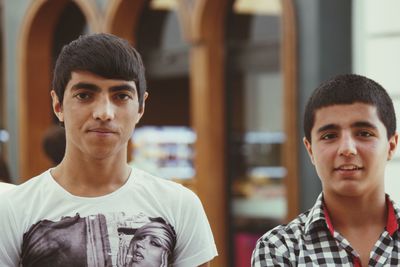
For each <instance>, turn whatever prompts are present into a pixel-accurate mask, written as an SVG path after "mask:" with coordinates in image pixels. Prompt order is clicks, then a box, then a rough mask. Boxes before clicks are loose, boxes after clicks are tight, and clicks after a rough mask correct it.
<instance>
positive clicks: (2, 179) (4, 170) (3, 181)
mask: <svg viewBox="0 0 400 267" xmlns="http://www.w3.org/2000/svg"><path fill="white" fill-rule="evenodd" d="M11 182H12V181H11V176H10V171H9V170H8V165H7V162H6V161H5V159H4V158H3V157H2V156H1V155H0V193H2V192H5V191H7V190H9V189H11V188H13V187H14V186H15V185H13V184H12V183H11Z"/></svg>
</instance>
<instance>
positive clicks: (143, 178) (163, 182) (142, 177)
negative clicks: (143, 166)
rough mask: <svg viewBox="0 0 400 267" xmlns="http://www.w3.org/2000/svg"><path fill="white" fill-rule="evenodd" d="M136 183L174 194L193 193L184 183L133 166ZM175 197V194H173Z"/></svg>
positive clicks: (156, 190) (151, 189) (155, 190)
mask: <svg viewBox="0 0 400 267" xmlns="http://www.w3.org/2000/svg"><path fill="white" fill-rule="evenodd" d="M131 178H132V180H133V182H134V184H135V185H136V186H139V187H145V188H146V189H147V191H152V192H154V193H155V192H157V193H164V194H173V195H175V196H176V195H177V194H178V195H181V194H183V195H191V194H193V192H192V191H190V190H189V189H188V188H186V187H184V186H183V185H181V184H179V183H176V182H174V181H171V180H168V179H163V178H160V177H157V176H154V175H152V174H150V173H148V172H145V171H143V170H140V169H137V168H132V176H131ZM171 197H173V196H171Z"/></svg>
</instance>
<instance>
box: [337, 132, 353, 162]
mask: <svg viewBox="0 0 400 267" xmlns="http://www.w3.org/2000/svg"><path fill="white" fill-rule="evenodd" d="M339 154H340V155H341V156H345V157H350V156H355V155H357V146H356V142H355V140H354V138H353V136H352V135H351V134H343V135H342V137H341V139H340V144H339Z"/></svg>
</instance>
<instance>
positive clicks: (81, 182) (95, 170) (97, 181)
mask: <svg viewBox="0 0 400 267" xmlns="http://www.w3.org/2000/svg"><path fill="white" fill-rule="evenodd" d="M129 173H130V167H129V166H128V164H127V163H126V154H123V153H120V155H116V156H113V157H111V158H105V159H95V158H89V157H76V156H74V157H73V158H72V157H70V156H68V154H66V156H65V158H64V159H63V161H62V162H61V163H60V164H59V165H58V166H57V167H55V168H54V169H53V170H52V176H53V177H54V179H55V180H56V181H57V182H58V183H59V184H60V185H61V186H62V187H63V188H64V189H65V190H67V191H69V192H70V193H71V194H73V195H77V196H86V197H93V196H101V195H105V194H108V193H111V192H113V191H115V190H117V189H118V188H119V187H121V186H122V185H123V184H124V183H125V182H126V181H127V179H128V177H129Z"/></svg>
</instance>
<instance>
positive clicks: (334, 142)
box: [304, 103, 398, 196]
mask: <svg viewBox="0 0 400 267" xmlns="http://www.w3.org/2000/svg"><path fill="white" fill-rule="evenodd" d="M311 139H312V143H310V142H309V141H308V140H306V139H305V138H304V144H305V146H306V148H307V151H308V153H309V156H310V158H311V161H312V163H313V164H314V165H315V168H316V171H317V173H318V176H319V177H320V179H321V181H322V187H323V192H324V194H339V195H345V196H361V195H362V194H365V193H370V192H379V193H383V192H384V181H383V180H384V174H385V167H386V163H387V161H388V160H389V159H391V157H392V156H393V154H394V151H395V149H396V145H397V139H398V137H397V134H396V135H395V136H393V137H391V138H390V139H389V140H388V139H387V134H386V128H385V126H384V125H383V123H382V122H381V120H380V119H379V117H378V114H377V111H376V107H374V106H372V105H368V104H363V103H354V104H350V105H333V106H328V107H324V108H321V109H319V110H317V111H316V113H315V123H314V126H313V128H312V131H311Z"/></svg>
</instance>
